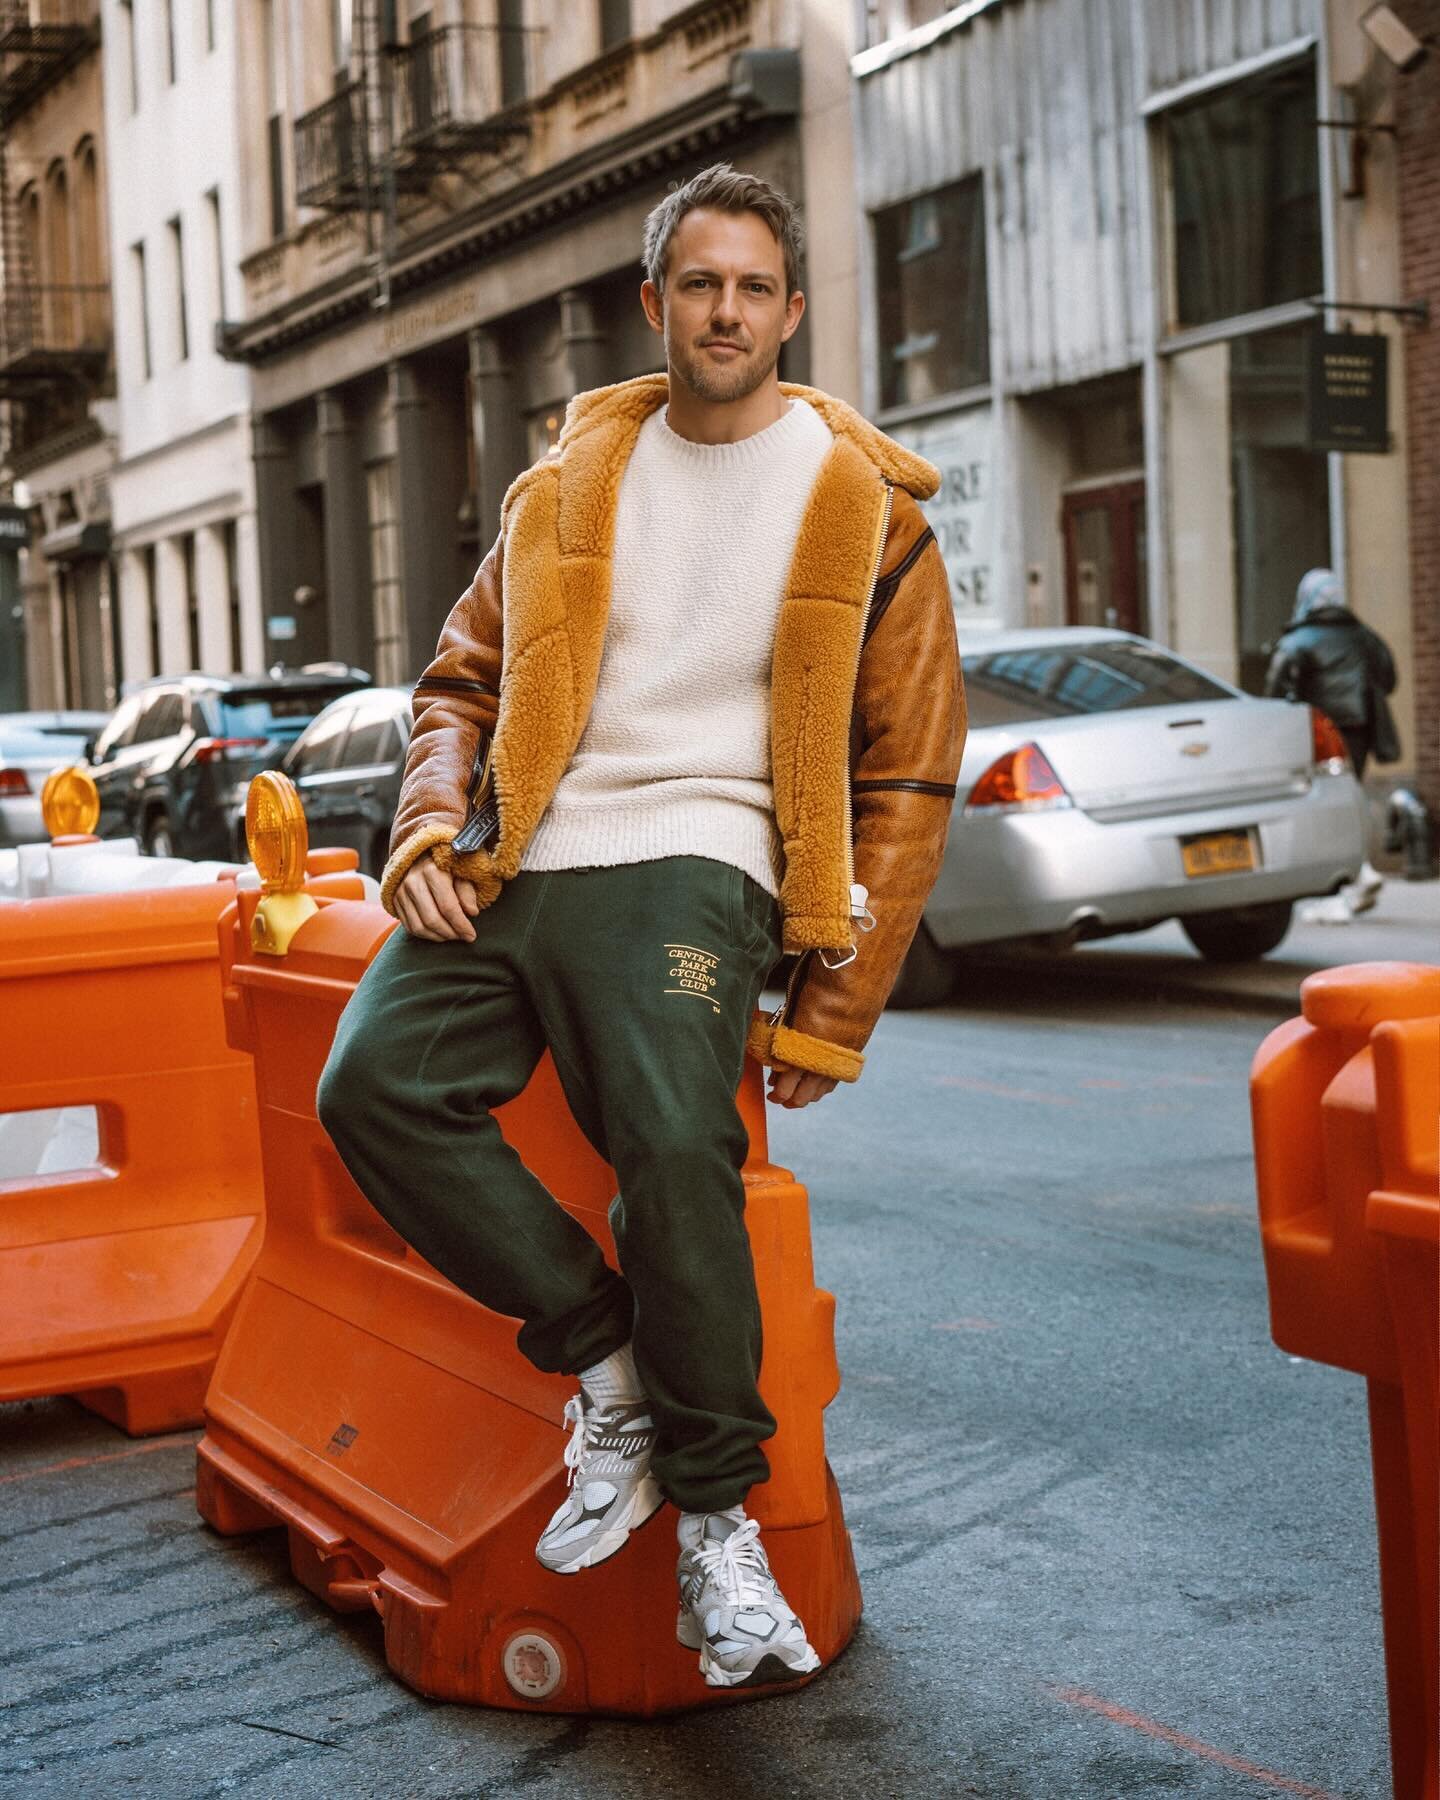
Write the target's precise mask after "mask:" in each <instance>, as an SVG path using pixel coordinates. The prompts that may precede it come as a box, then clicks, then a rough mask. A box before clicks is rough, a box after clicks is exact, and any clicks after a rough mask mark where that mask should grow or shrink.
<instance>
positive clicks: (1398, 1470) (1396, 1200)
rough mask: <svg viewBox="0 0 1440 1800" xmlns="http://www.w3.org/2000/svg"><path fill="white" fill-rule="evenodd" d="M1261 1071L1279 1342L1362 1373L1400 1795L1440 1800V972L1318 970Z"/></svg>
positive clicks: (1266, 1206)
mask: <svg viewBox="0 0 1440 1800" xmlns="http://www.w3.org/2000/svg"><path fill="white" fill-rule="evenodd" d="M1300 995H1301V1007H1302V1015H1303V1016H1302V1017H1301V1018H1299V1019H1295V1020H1292V1021H1291V1022H1290V1023H1289V1024H1286V1025H1282V1026H1281V1027H1280V1028H1279V1030H1277V1031H1274V1032H1272V1033H1271V1034H1270V1036H1269V1037H1268V1038H1267V1039H1266V1040H1265V1042H1264V1044H1263V1045H1262V1046H1261V1048H1260V1052H1259V1054H1258V1055H1257V1057H1256V1058H1255V1064H1254V1068H1253V1070H1252V1072H1251V1087H1250V1092H1251V1104H1252V1110H1253V1116H1254V1128H1255V1158H1256V1171H1257V1179H1258V1186H1259V1196H1260V1227H1261V1236H1262V1240H1263V1243H1264V1249H1265V1269H1266V1275H1267V1278H1268V1281H1269V1287H1270V1317H1271V1328H1272V1331H1273V1335H1274V1338H1275V1342H1276V1343H1277V1344H1278V1345H1279V1346H1280V1347H1281V1349H1282V1350H1288V1351H1290V1352H1291V1353H1292V1354H1293V1355H1297V1356H1305V1357H1309V1358H1311V1359H1312V1360H1314V1361H1316V1362H1324V1363H1330V1364H1333V1365H1334V1366H1335V1367H1337V1368H1342V1369H1351V1370H1353V1371H1354V1372H1355V1373H1356V1374H1359V1375H1364V1376H1365V1377H1366V1381H1367V1388H1368V1395H1369V1403H1370V1443H1371V1457H1372V1464H1373V1469H1374V1477H1375V1511H1376V1518H1377V1523H1378V1530H1379V1545H1380V1588H1381V1601H1382V1606H1383V1610H1384V1620H1385V1668H1386V1679H1387V1684H1388V1687H1389V1699H1390V1749H1391V1763H1392V1771H1393V1775H1394V1783H1395V1794H1396V1796H1397V1800H1436V1796H1437V1786H1440V1779H1437V1765H1436V1746H1437V1716H1436V1689H1437V1683H1440V1649H1437V1624H1436V1618H1437V1605H1440V1585H1437V1573H1436V1570H1437V1548H1436V1537H1437V1526H1440V1485H1437V1434H1440V1405H1437V1392H1436V1369H1437V1363H1440V1326H1437V1304H1440V1289H1437V1281H1440V1194H1437V1160H1440V1159H1437V1148H1436V1132H1437V1115H1440V969H1432V968H1425V967H1421V966H1419V965H1414V964H1407V963H1357V964H1354V965H1352V966H1350V967H1348V968H1341V969H1330V970H1326V971H1325V972H1324V973H1322V974H1318V975H1312V976H1311V977H1310V978H1309V979H1308V980H1307V981H1306V982H1305V983H1304V985H1303V986H1302V988H1301V990H1300Z"/></svg>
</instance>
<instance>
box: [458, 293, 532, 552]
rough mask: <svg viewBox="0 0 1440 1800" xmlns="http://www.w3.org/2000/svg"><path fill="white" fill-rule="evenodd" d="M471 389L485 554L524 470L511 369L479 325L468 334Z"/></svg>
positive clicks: (496, 340) (494, 337)
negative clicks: (511, 487)
mask: <svg viewBox="0 0 1440 1800" xmlns="http://www.w3.org/2000/svg"><path fill="white" fill-rule="evenodd" d="M468 341H469V349H470V385H471V391H472V393H473V395H474V404H473V406H472V409H471V420H470V429H471V430H472V431H473V432H474V434H475V461H476V465H477V467H478V468H479V471H480V493H479V504H480V518H479V526H480V541H481V543H482V545H483V546H484V549H485V550H487V551H488V550H489V548H490V545H491V544H492V543H493V542H494V540H495V537H496V536H497V534H498V533H499V530H500V502H501V501H502V500H503V499H504V498H505V490H506V488H508V487H509V485H510V483H511V482H512V481H513V480H514V479H515V477H516V476H517V475H518V474H519V473H520V471H521V469H523V468H524V466H525V443H524V437H523V434H522V430H521V421H520V416H519V413H518V412H517V410H516V407H515V395H514V390H513V384H512V383H511V380H510V365H509V364H508V363H507V362H506V360H505V356H504V352H503V351H502V349H501V345H500V339H499V338H498V337H497V335H496V334H495V333H494V332H493V331H489V330H487V329H486V328H485V327H484V326H479V327H477V328H476V329H475V330H474V331H472V332H470V333H469V339H468Z"/></svg>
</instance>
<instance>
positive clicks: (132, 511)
mask: <svg viewBox="0 0 1440 1800" xmlns="http://www.w3.org/2000/svg"><path fill="white" fill-rule="evenodd" d="M236 14H237V9H236V8H234V7H231V6H226V5H220V4H217V3H215V0H206V3H205V4H199V5H188V4H187V5H177V4H175V0H155V3H153V4H136V0H105V8H104V46H105V49H104V86H105V115H106V132H105V137H106V147H107V151H108V163H109V167H110V170H111V176H112V178H111V181H110V190H109V192H110V211H109V228H110V229H109V236H110V243H111V245H112V257H111V277H112V283H113V293H114V317H115V363H116V385H117V431H116V445H115V464H114V468H113V470H112V473H111V477H110V488H111V492H110V503H111V529H112V533H113V557H114V563H115V567H116V571H117V575H118V588H119V631H118V638H119V661H120V672H121V680H122V682H123V683H124V684H125V685H126V686H130V685H133V684H134V683H136V682H137V681H142V680H144V679H145V678H146V677H148V676H151V675H162V674H163V675H171V674H177V673H179V672H181V671H182V670H186V669H204V670H207V671H210V672H213V673H225V672H228V671H231V670H236V669H257V668H263V667H264V666H265V664H266V661H267V660H268V659H267V656H266V645H265V640H264V636H263V633H262V630H261V620H260V591H259V558H258V538H257V532H256V519H255V491H254V489H255V484H254V463H253V459H252V456H251V444H250V405H249V389H250V379H249V374H248V371H247V370H245V369H244V368H242V367H237V366H236V365H234V364H233V363H231V362H228V361H227V360H225V359H224V358H223V357H221V355H220V354H219V352H218V350H217V349H216V325H217V324H218V322H219V321H220V320H221V319H223V318H224V317H225V316H226V313H227V310H229V311H231V312H232V313H233V311H234V309H235V308H236V307H237V306H238V305H239V298H240V269H239V260H238V254H237V252H238V247H239V242H240V231H239V215H240V185H241V184H240V178H239V170H240V163H239V115H238V105H239V95H238V88H237V73H236V71H237V62H236V58H237V53H238V51H239V48H240V40H239V38H238V36H237V30H236V26H237V17H236Z"/></svg>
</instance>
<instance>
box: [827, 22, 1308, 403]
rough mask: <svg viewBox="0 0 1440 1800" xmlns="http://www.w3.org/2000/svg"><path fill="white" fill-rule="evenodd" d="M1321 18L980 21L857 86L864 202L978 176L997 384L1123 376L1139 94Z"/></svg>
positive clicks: (1137, 353)
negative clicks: (982, 175)
mask: <svg viewBox="0 0 1440 1800" xmlns="http://www.w3.org/2000/svg"><path fill="white" fill-rule="evenodd" d="M1319 7H1320V0H1010V3H1009V4H1000V5H997V6H994V7H991V8H989V9H987V10H986V11H985V12H982V13H981V14H979V15H978V16H977V17H976V18H975V19H974V20H973V21H972V22H971V23H970V24H968V25H967V26H964V27H962V28H961V29H959V30H956V31H952V32H950V33H949V34H947V35H946V36H943V37H941V38H940V39H939V40H938V41H937V42H935V43H934V44H932V45H931V46H930V47H929V48H928V49H925V50H922V51H918V52H916V53H915V54H912V55H907V56H901V57H899V58H897V59H896V60H895V61H893V62H891V63H890V64H889V65H888V66H886V67H883V68H880V69H877V70H876V71H875V72H874V73H871V74H868V75H864V76H862V77H861V78H860V79H859V80H858V81H857V84H856V88H857V102H856V103H857V131H858V134H859V148H860V154H859V157H858V159H857V160H858V165H859V174H860V188H861V201H862V204H863V206H864V207H865V209H866V210H867V211H873V210H874V209H875V208H877V207H880V206H885V205H888V204H890V203H892V202H894V201H896V200H901V199H905V198H907V197H909V196H910V195H912V194H916V193H922V192H924V191H925V190H926V189H929V188H933V187H938V186H940V185H942V184H943V183H945V182H948V181H954V180H958V179H959V178H960V177H961V176H963V175H967V174H970V173H972V172H973V171H974V170H976V169H984V170H985V171H986V177H987V179H986V204H987V208H988V209H989V215H990V228H989V239H988V241H989V248H990V255H991V258H992V264H993V266H992V269H991V281H990V293H991V296H992V312H994V313H995V314H996V316H995V317H994V318H993V319H992V326H993V332H994V350H995V353H996V358H997V360H998V366H996V367H995V368H994V371H993V373H994V375H995V377H996V378H997V379H998V380H1000V381H1001V382H1003V384H1004V385H1005V386H1006V387H1007V388H1009V389H1011V390H1012V391H1020V392H1024V391H1026V390H1031V389H1035V388H1041V387H1049V386H1053V385H1056V384H1058V383H1062V382H1070V381H1077V380H1081V379H1084V378H1085V377H1087V376H1092V375H1097V374H1102V373H1105V372H1107V371H1109V370H1113V369H1119V368H1124V367H1127V366H1131V365H1133V364H1135V363H1137V362H1139V361H1140V360H1141V357H1142V356H1143V354H1144V350H1145V342H1144V336H1145V330H1146V321H1147V301H1146V290H1147V284H1148V280H1149V271H1148V269H1147V268H1146V266H1145V257H1144V249H1143V245H1144V236H1143V233H1142V229H1141V225H1142V221H1141V216H1140V208H1141V204H1142V195H1143V193H1144V185H1143V179H1142V176H1143V160H1142V159H1143V151H1144V135H1143V134H1144V130H1145V125H1144V121H1143V117H1142V110H1141V109H1142V107H1143V105H1144V102H1145V99H1146V97H1147V96H1148V95H1149V94H1150V93H1154V92H1157V91H1161V90H1164V89H1168V88H1173V87H1175V86H1178V85H1179V84H1180V83H1182V82H1185V81H1188V80H1190V79H1192V78H1193V77H1195V76H1198V75H1204V74H1207V73H1209V72H1211V71H1213V70H1218V69H1223V68H1225V67H1228V66H1230V65H1231V64H1233V63H1235V62H1237V61H1240V60H1242V59H1244V58H1247V57H1250V56H1254V55H1258V54H1261V53H1263V52H1264V51H1266V50H1267V49H1271V48H1274V47H1277V46H1279V45H1281V44H1285V43H1288V42H1290V41H1292V40H1293V39H1295V38H1296V37H1299V36H1301V35H1302V34H1303V33H1305V32H1306V31H1307V30H1311V29H1314V27H1315V25H1316V23H1317V21H1318V15H1319ZM1141 33H1143V38H1144V41H1143V43H1141V42H1138V41H1137V39H1138V36H1139V34H1141ZM1141 68H1144V69H1145V70H1146V71H1147V75H1146V84H1145V91H1144V92H1143V93H1142V92H1140V91H1139V85H1138V84H1139V80H1140V74H1139V72H1140V69H1141Z"/></svg>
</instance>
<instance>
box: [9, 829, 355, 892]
mask: <svg viewBox="0 0 1440 1800" xmlns="http://www.w3.org/2000/svg"><path fill="white" fill-rule="evenodd" d="M225 877H229V878H231V879H233V880H234V882H235V884H236V886H237V887H259V885H260V876H259V872H258V871H257V870H256V867H255V865H254V863H234V862H191V861H190V860H189V859H188V858H187V857H183V856H142V855H141V854H140V846H139V844H138V843H137V842H136V840H135V839H134V838H106V839H104V840H102V841H101V842H99V843H93V844H62V845H61V846H60V847H59V848H56V847H55V846H54V845H52V844H21V845H20V847H19V848H18V849H16V850H0V902H4V901H6V900H57V899H60V898H63V897H64V896H66V895H70V894H130V893H136V892H138V891H139V890H141V889H144V888H168V887H193V886H198V885H199V884H201V883H203V882H210V881H216V880H220V879H223V878H225ZM360 879H361V881H362V882H363V883H364V886H365V898H366V899H367V900H378V899H379V898H380V884H379V882H377V881H376V880H375V878H374V877H373V876H371V875H362V876H361V877H360Z"/></svg>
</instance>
